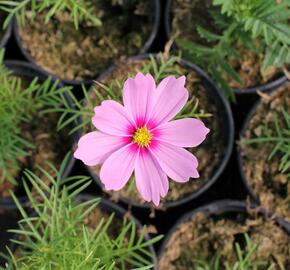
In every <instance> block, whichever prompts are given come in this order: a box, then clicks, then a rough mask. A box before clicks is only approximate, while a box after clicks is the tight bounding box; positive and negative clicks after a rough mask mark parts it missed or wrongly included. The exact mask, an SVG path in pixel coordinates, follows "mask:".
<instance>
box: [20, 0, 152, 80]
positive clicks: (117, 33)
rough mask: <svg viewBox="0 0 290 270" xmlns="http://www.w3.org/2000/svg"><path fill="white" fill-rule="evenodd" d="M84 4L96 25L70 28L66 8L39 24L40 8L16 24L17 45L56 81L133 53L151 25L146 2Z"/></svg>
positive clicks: (88, 73)
mask: <svg viewBox="0 0 290 270" xmlns="http://www.w3.org/2000/svg"><path fill="white" fill-rule="evenodd" d="M88 3H91V4H92V6H93V7H94V13H95V14H96V16H97V17H98V18H100V19H101V21H102V23H103V24H102V26H99V27H98V26H93V25H92V24H91V23H82V24H81V25H80V27H79V30H76V29H75V27H74V23H73V21H72V20H71V18H70V16H69V14H68V13H67V12H60V13H58V14H57V15H56V16H54V17H53V18H52V19H51V21H50V22H49V23H47V24H44V17H45V15H46V14H45V12H44V13H42V14H39V15H37V17H36V18H35V19H34V21H33V22H31V21H29V20H28V21H27V24H26V25H25V27H19V33H20V38H21V41H22V45H23V47H24V48H25V49H26V50H27V51H28V52H29V54H30V55H31V56H32V58H33V59H34V60H35V62H36V63H37V64H38V65H40V66H41V67H43V68H44V69H46V70H47V71H49V72H51V73H53V74H55V75H57V76H58V77H60V78H62V79H66V80H83V79H92V78H93V77H94V76H95V75H96V74H98V73H99V72H100V71H102V70H104V69H105V68H107V67H108V66H109V65H111V64H112V62H113V61H114V60H116V59H119V58H120V57H122V56H128V55H133V54H136V53H138V51H139V50H140V49H141V47H142V46H143V45H144V43H145V41H146V40H147V38H148V37H149V34H150V30H151V29H152V25H153V22H152V21H153V16H152V7H151V4H150V1H140V2H138V1H114V0H88ZM26 17H27V18H29V17H30V14H29V13H26Z"/></svg>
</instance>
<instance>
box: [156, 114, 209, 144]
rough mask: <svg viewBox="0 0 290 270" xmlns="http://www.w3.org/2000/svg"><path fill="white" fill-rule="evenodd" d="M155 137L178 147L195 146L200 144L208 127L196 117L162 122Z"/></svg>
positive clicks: (207, 131)
mask: <svg viewBox="0 0 290 270" xmlns="http://www.w3.org/2000/svg"><path fill="white" fill-rule="evenodd" d="M156 131H157V134H158V135H157V136H156V139H157V140H159V141H163V142H167V143H170V144H173V145H176V146H180V147H195V146H198V145H199V144H201V143H202V142H203V141H204V139H205V137H206V135H207V134H208V133H209V129H208V128H207V127H206V126H205V125H204V123H203V122H202V121H200V120H198V119H194V118H185V119H180V120H175V121H171V122H167V123H164V124H163V125H161V126H159V127H158V128H157V129H156Z"/></svg>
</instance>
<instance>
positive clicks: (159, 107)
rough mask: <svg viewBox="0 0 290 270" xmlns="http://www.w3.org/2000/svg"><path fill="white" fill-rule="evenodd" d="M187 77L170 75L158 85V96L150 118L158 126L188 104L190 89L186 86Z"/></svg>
mask: <svg viewBox="0 0 290 270" xmlns="http://www.w3.org/2000/svg"><path fill="white" fill-rule="evenodd" d="M184 84H185V77H184V76H181V77H179V78H178V79H176V78H175V77H173V76H169V77H167V78H165V79H163V80H162V81H161V82H160V84H159V85H158V87H157V97H156V101H155V104H154V106H153V110H152V113H151V115H150V118H151V119H152V121H154V123H155V125H156V126H158V125H160V124H162V123H165V122H167V121H168V120H170V119H172V118H173V117H174V116H175V115H176V114H177V113H178V112H179V111H180V110H181V109H182V107H183V106H184V105H185V104H186V101H187V99H188V91H187V90H186V88H185V87H184Z"/></svg>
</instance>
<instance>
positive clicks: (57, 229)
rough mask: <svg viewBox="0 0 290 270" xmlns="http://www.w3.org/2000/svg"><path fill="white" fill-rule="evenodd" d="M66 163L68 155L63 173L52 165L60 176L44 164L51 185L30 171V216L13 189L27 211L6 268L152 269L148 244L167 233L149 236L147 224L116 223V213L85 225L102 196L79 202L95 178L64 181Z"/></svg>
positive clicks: (28, 177)
mask: <svg viewBox="0 0 290 270" xmlns="http://www.w3.org/2000/svg"><path fill="white" fill-rule="evenodd" d="M67 162H68V156H67V157H66V158H65V159H64V161H63V162H62V164H61V167H60V170H59V171H57V169H56V168H55V167H54V166H52V165H50V168H51V169H52V171H54V172H55V174H54V175H56V176H55V177H54V176H52V175H51V174H49V173H48V172H47V171H45V170H44V169H42V168H39V169H40V170H41V171H42V173H43V175H44V176H45V177H46V178H47V179H48V180H49V183H45V182H44V181H43V179H41V178H39V177H38V176H37V175H36V174H34V173H33V172H31V171H29V170H26V171H25V176H24V177H25V180H26V181H24V182H23V184H24V189H25V191H26V194H27V197H28V199H29V202H30V208H31V210H32V211H33V212H34V214H32V215H30V214H28V213H27V212H26V210H25V209H24V208H23V206H22V205H21V204H20V202H19V201H18V199H17V197H16V196H15V195H14V194H13V193H12V196H13V199H14V201H15V203H16V205H17V207H18V209H19V211H20V213H21V215H22V219H21V220H20V221H19V228H18V229H14V230H10V232H11V233H14V234H15V235H16V237H15V238H14V239H13V240H12V241H13V243H14V244H15V245H16V250H14V252H16V253H15V254H17V255H15V254H14V253H13V251H12V250H10V249H9V248H7V249H8V251H9V254H8V255H6V256H5V255H3V256H5V258H6V261H7V263H6V267H5V268H1V269H10V270H12V269H18V270H26V269H27V270H28V269H29V270H34V269H35V270H39V269H47V270H49V269H51V270H52V269H58V270H69V269H71V270H77V269H81V270H84V269H88V270H113V269H114V270H128V269H132V270H133V269H134V270H137V269H138V270H146V269H152V267H153V265H152V261H153V260H154V259H155V258H154V255H153V254H151V253H150V252H149V250H148V247H149V246H151V245H153V244H154V243H155V242H157V241H159V240H160V239H161V237H162V236H157V237H155V238H154V239H150V240H146V239H145V238H144V237H145V231H146V228H144V229H142V230H140V231H139V230H138V228H137V225H136V223H135V222H134V221H133V220H131V219H130V218H125V217H124V218H123V219H120V220H119V221H120V222H119V223H120V224H119V225H116V224H118V219H117V218H116V217H114V214H111V215H110V214H108V215H107V216H104V217H103V218H99V219H96V224H89V223H88V222H87V223H86V222H85V220H86V219H88V217H89V216H90V214H93V213H94V211H95V210H96V209H97V208H98V207H99V203H100V199H99V198H94V199H90V200H86V201H83V202H78V201H80V199H78V198H79V197H78V196H79V195H80V193H81V192H82V191H84V190H85V189H86V188H87V187H88V186H89V185H90V182H91V181H90V180H89V178H88V177H87V176H71V177H67V178H65V179H62V175H63V171H64V169H65V166H66V163H67ZM30 185H31V186H32V188H33V190H34V191H33V192H32V191H31V189H30V187H29V186H30Z"/></svg>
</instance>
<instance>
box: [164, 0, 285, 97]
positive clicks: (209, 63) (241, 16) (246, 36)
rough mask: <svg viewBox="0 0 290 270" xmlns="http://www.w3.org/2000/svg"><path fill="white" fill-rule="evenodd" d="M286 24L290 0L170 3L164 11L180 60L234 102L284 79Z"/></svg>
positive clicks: (176, 0) (184, 0)
mask: <svg viewBox="0 0 290 270" xmlns="http://www.w3.org/2000/svg"><path fill="white" fill-rule="evenodd" d="M170 11H172V16H173V18H172V23H171V25H172V30H171V29H170V28H171V27H170ZM288 20H289V1H275V0H267V1H264V0H255V1H248V0H243V1H235V0H213V1H211V0H209V1H203V2H202V3H200V2H199V1H187V0H172V1H168V3H167V11H166V28H167V34H168V35H171V36H172V37H173V38H176V44H177V46H178V48H180V49H181V50H182V51H183V52H184V57H185V58H186V59H189V60H191V61H192V62H194V63H197V64H199V65H200V66H201V67H203V68H204V69H205V70H207V71H208V72H209V74H210V76H211V77H212V78H213V80H214V81H215V82H216V83H217V84H218V87H219V88H220V89H221V90H223V91H225V93H226V94H227V96H229V97H231V98H232V99H234V93H256V91H257V90H260V91H266V90H271V89H273V88H275V87H277V86H279V85H281V84H282V83H283V82H285V81H286V80H287V78H286V76H283V71H282V69H283V68H284V69H285V71H286V69H287V66H288V65H289V63H290V34H289V33H290V28H289V23H288ZM286 72H287V71H286ZM233 90H234V91H233Z"/></svg>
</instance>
